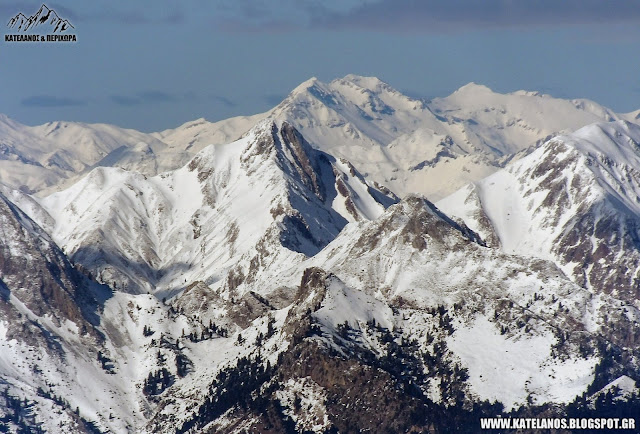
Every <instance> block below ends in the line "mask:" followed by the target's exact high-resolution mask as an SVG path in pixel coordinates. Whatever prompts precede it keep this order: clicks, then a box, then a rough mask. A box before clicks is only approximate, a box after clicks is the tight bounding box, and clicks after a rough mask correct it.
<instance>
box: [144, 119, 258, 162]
mask: <svg viewBox="0 0 640 434" xmlns="http://www.w3.org/2000/svg"><path fill="white" fill-rule="evenodd" d="M265 117H266V113H263V114H257V115H253V116H238V117H234V118H229V119H225V120H222V121H218V122H209V121H207V120H206V119H204V118H200V119H196V120H195V121H190V122H186V123H184V124H183V125H180V126H179V127H177V128H173V129H169V130H165V131H161V132H157V133H152V136H154V137H157V138H158V139H160V140H162V141H163V142H165V143H166V144H168V145H169V146H172V147H175V148H179V149H183V150H185V151H189V152H192V153H196V152H200V151H201V150H202V149H203V148H204V147H206V146H209V145H223V144H225V143H231V142H234V141H236V140H237V139H239V138H240V137H241V136H242V135H243V134H245V133H246V132H247V131H249V130H250V129H251V128H253V127H254V126H255V125H256V124H257V123H258V122H260V121H261V120H263V119H264V118H265Z"/></svg>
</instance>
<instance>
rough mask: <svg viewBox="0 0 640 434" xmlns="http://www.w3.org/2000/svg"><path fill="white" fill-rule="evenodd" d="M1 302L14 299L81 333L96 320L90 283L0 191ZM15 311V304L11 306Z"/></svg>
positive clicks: (40, 314) (8, 301)
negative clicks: (0, 229)
mask: <svg viewBox="0 0 640 434" xmlns="http://www.w3.org/2000/svg"><path fill="white" fill-rule="evenodd" d="M0 221H1V225H0V226H1V227H2V237H1V238H0V270H1V275H0V278H1V286H2V293H3V294H2V297H1V299H2V302H3V303H4V304H5V309H9V310H10V306H12V305H13V300H17V301H19V303H20V304H22V305H24V306H25V307H26V308H27V309H28V310H29V311H30V312H31V313H32V314H33V315H34V316H36V317H43V316H45V315H48V316H51V319H52V320H53V321H54V323H55V324H57V325H58V326H59V325H60V324H61V322H63V321H71V322H73V323H75V324H76V326H77V327H80V328H81V329H82V330H83V331H84V333H88V332H89V330H92V328H93V327H92V324H91V323H90V322H93V323H94V324H95V322H96V321H97V319H98V317H97V314H96V312H95V311H94V312H92V310H95V309H96V307H97V306H96V304H97V302H96V300H95V299H94V296H93V294H92V293H91V291H90V290H89V285H91V282H90V281H89V280H88V279H87V278H86V277H85V276H84V275H82V274H81V273H79V272H78V270H76V269H75V268H74V267H73V266H72V265H71V263H70V262H69V260H68V259H67V257H66V256H65V255H64V253H63V252H62V251H61V250H60V248H59V247H58V246H57V245H56V244H55V243H54V242H53V241H52V240H51V238H50V237H49V235H47V234H46V233H45V232H44V231H43V230H42V229H41V228H40V227H39V226H38V225H37V224H36V223H35V222H34V221H33V220H31V219H30V218H29V217H28V216H27V215H26V214H24V213H23V212H22V211H21V210H20V209H19V208H18V207H17V206H15V205H14V204H13V203H11V202H10V201H9V200H8V199H7V198H6V197H5V196H4V195H2V194H1V193H0ZM14 309H16V307H15V306H14Z"/></svg>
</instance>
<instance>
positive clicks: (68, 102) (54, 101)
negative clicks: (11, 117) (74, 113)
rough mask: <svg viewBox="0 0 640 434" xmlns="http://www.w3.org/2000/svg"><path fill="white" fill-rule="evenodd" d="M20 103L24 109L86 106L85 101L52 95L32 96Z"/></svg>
mask: <svg viewBox="0 0 640 434" xmlns="http://www.w3.org/2000/svg"><path fill="white" fill-rule="evenodd" d="M20 103H21V104H22V105H23V106H25V107H44V108H51V107H71V106H80V105H86V104H87V101H85V100H80V99H74V98H67V97H60V96H53V95H34V96H30V97H27V98H24V99H23V100H22V101H20Z"/></svg>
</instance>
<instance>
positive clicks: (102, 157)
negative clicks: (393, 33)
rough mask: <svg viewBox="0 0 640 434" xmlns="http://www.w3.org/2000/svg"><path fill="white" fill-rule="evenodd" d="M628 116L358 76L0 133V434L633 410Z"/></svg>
mask: <svg viewBox="0 0 640 434" xmlns="http://www.w3.org/2000/svg"><path fill="white" fill-rule="evenodd" d="M637 118H638V112H634V113H629V114H617V113H614V112H612V111H611V110H609V109H607V108H604V107H602V106H600V105H598V104H596V103H593V102H590V101H586V100H573V101H567V100H561V99H555V98H552V97H550V96H545V95H540V94H538V93H535V92H524V91H520V92H514V93H511V94H508V95H501V94H497V93H494V92H492V91H491V90H490V89H488V88H486V87H484V86H479V85H475V84H470V85H467V86H464V87H463V88H461V89H459V90H458V91H456V92H455V93H454V94H452V95H450V96H449V97H447V98H442V99H436V100H432V101H421V100H415V99H412V98H409V97H407V96H405V95H402V94H401V93H399V92H397V91H396V90H394V89H393V88H391V87H390V86H389V85H387V84H386V83H383V82H381V81H380V80H378V79H376V78H372V77H359V76H354V75H349V76H347V77H344V78H342V79H339V80H335V81H333V82H331V83H328V84H327V83H322V82H320V81H318V80H316V79H311V80H309V81H307V82H305V83H303V84H301V85H300V86H298V87H297V88H296V89H295V90H294V91H293V92H292V93H291V94H290V95H289V96H288V97H287V98H286V99H285V100H284V101H283V102H282V103H280V104H279V105H278V106H276V107H275V108H273V109H272V110H270V111H269V112H267V113H263V114H259V115H254V116H249V117H240V118H233V119H229V120H226V121H221V122H217V123H210V122H207V121H206V120H204V119H199V120H196V121H193V122H189V123H187V124H184V125H182V126H180V127H178V128H176V129H172V130H166V131H162V132H158V133H153V134H143V133H140V132H137V131H134V130H125V129H121V128H118V127H115V126H111V125H104V124H94V125H88V124H81V123H72V122H51V123H48V124H45V125H41V126H36V127H27V126H24V125H21V124H19V123H17V122H15V121H13V120H11V119H9V118H7V117H6V116H3V117H0V181H1V183H0V431H19V430H27V431H28V430H31V431H37V430H41V431H45V432H71V433H84V432H146V433H200V432H222V433H240V432H260V433H263V432H264V433H269V432H272V433H281V432H282V433H287V432H314V433H327V432H339V433H348V432H364V431H370V432H437V433H440V432H478V431H479V430H480V428H479V418H480V417H505V418H507V417H538V418H543V417H544V418H551V417H636V415H637V414H640V387H639V383H638V382H639V381H640V349H639V347H638V345H637V342H639V341H640V305H639V304H638V300H639V299H640V283H639V282H640V241H639V240H640V125H638V123H637ZM425 195H426V196H425ZM436 199H437V200H436ZM431 200H434V201H433V202H432V201H431Z"/></svg>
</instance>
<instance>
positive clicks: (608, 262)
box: [438, 121, 640, 300]
mask: <svg viewBox="0 0 640 434" xmlns="http://www.w3.org/2000/svg"><path fill="white" fill-rule="evenodd" d="M639 143H640V126H638V125H637V124H633V123H630V122H626V121H617V122H612V123H604V124H603V123H600V124H593V125H589V126H587V127H584V128H582V129H580V130H578V131H576V132H575V133H573V134H570V135H567V136H559V137H556V138H554V139H552V140H550V141H548V142H547V143H546V144H545V145H543V146H541V147H540V148H539V149H536V150H535V151H533V152H532V153H531V154H530V155H528V156H526V157H524V158H522V159H521V160H519V161H517V162H515V163H514V164H512V165H510V166H508V167H507V168H505V169H504V170H501V171H499V172H497V173H495V174H493V175H491V176H489V177H487V178H485V179H483V180H481V181H479V182H477V183H475V184H474V185H472V186H469V187H466V188H464V189H462V190H460V191H458V192H456V193H455V194H453V195H451V196H450V197H448V198H446V199H443V200H442V201H440V202H438V205H439V206H440V207H441V208H442V209H443V210H445V212H447V213H448V214H450V215H454V216H457V217H460V218H461V219H463V220H464V221H465V222H466V223H467V224H468V225H469V226H470V227H471V228H473V229H474V230H477V231H478V232H479V233H480V234H482V235H485V236H486V237H493V238H494V239H495V240H496V241H499V244H500V246H501V248H502V249H503V250H504V251H506V252H509V253H515V254H519V255H523V256H535V257H540V258H545V259H550V260H553V261H555V262H556V263H557V264H558V265H559V266H560V267H561V268H562V269H563V270H564V271H565V273H567V275H569V276H571V277H572V279H574V280H575V281H576V282H577V283H579V284H580V285H583V286H584V287H586V288H589V289H591V290H592V291H594V292H595V293H601V292H605V293H612V294H616V295H618V296H620V297H622V298H624V299H627V300H636V299H637V298H638V292H637V291H638V285H637V281H638V278H639V275H638V273H640V265H639V264H640V244H639V243H638V239H639V237H640V232H639V231H640V206H639V205H638V201H640V199H639V198H640V151H639V149H640V147H639Z"/></svg>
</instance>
